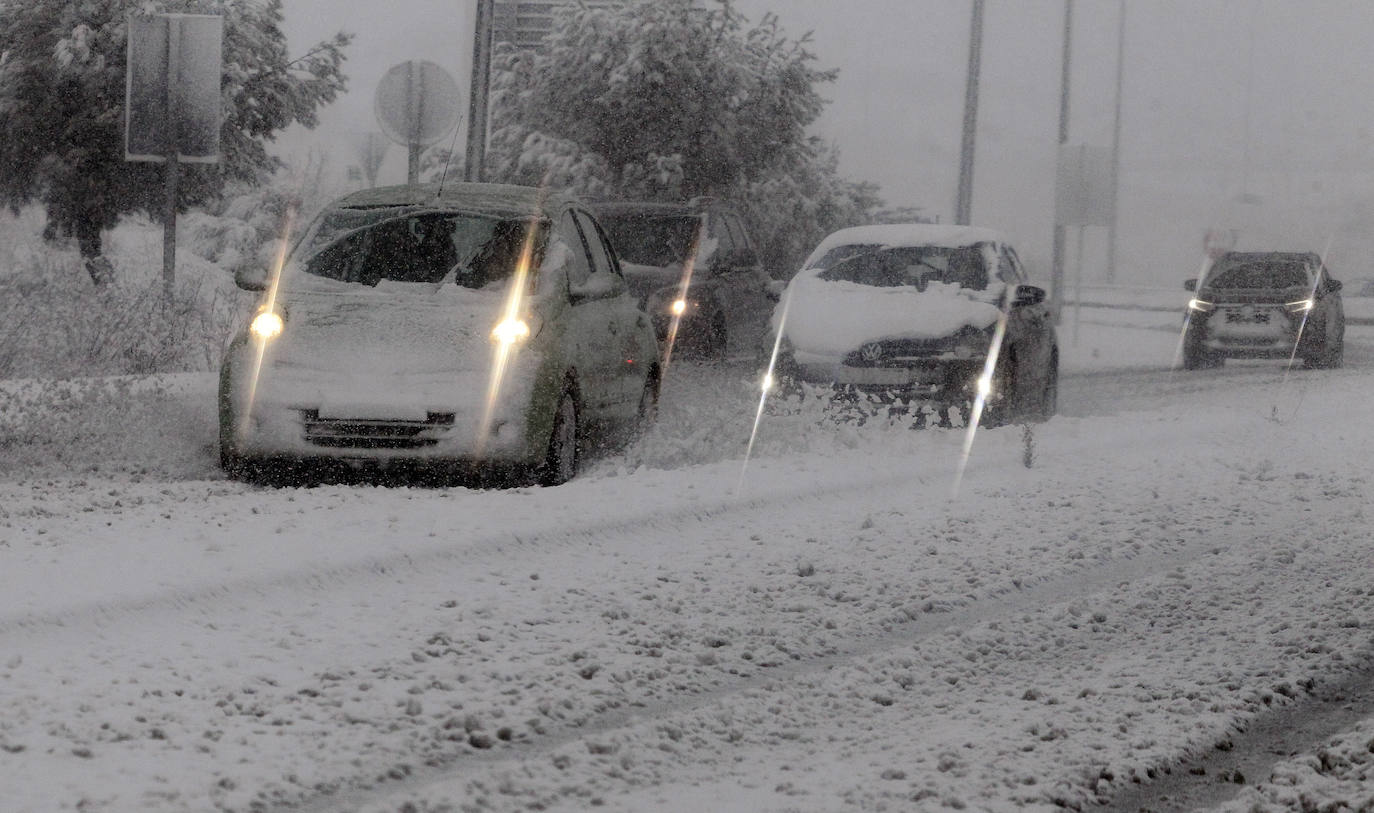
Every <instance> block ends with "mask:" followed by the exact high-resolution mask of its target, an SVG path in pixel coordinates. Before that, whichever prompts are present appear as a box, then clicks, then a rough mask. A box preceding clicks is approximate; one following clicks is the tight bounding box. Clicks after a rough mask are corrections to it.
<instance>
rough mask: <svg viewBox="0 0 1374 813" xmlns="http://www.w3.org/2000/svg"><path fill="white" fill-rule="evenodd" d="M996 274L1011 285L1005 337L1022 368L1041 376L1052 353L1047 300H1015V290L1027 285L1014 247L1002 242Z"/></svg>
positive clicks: (1051, 322)
mask: <svg viewBox="0 0 1374 813" xmlns="http://www.w3.org/2000/svg"><path fill="white" fill-rule="evenodd" d="M997 277H998V279H1000V280H1001V281H1003V282H1005V283H1006V284H1007V285H1008V286H1010V287H1011V289H1012V296H1013V298H1012V306H1011V312H1010V313H1009V314H1008V317H1007V338H1008V339H1009V340H1010V341H1011V343H1012V345H1013V346H1014V347H1015V348H1016V354H1017V361H1018V363H1019V365H1020V367H1021V369H1022V370H1023V371H1028V370H1034V371H1035V375H1036V376H1041V375H1043V374H1044V371H1045V370H1046V369H1047V367H1048V365H1049V363H1050V357H1051V355H1052V353H1053V345H1054V342H1053V330H1054V322H1053V320H1052V316H1051V312H1050V306H1049V302H1047V301H1045V300H1044V299H1042V300H1041V301H1039V302H1034V303H1019V302H1018V301H1017V298H1016V293H1017V291H1019V290H1022V289H1021V286H1023V285H1028V284H1029V279H1028V278H1027V276H1026V271H1025V268H1024V267H1022V265H1021V260H1020V258H1019V257H1017V256H1016V249H1014V248H1012V247H1011V246H1009V245H1006V244H1002V245H1001V246H1000V248H999V250H998V267H997Z"/></svg>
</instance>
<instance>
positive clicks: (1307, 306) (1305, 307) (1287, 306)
mask: <svg viewBox="0 0 1374 813" xmlns="http://www.w3.org/2000/svg"><path fill="white" fill-rule="evenodd" d="M1316 305H1317V303H1316V302H1315V301H1313V299H1312V298H1311V297H1308V298H1307V299H1299V300H1298V301H1296V302H1285V303H1283V307H1284V310H1287V311H1288V312H1289V313H1307V312H1308V311H1310V310H1312V308H1314V307H1316Z"/></svg>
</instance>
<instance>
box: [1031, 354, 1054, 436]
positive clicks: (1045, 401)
mask: <svg viewBox="0 0 1374 813" xmlns="http://www.w3.org/2000/svg"><path fill="white" fill-rule="evenodd" d="M1058 411H1059V356H1057V355H1055V356H1051V357H1050V366H1049V368H1048V369H1046V370H1045V386H1044V387H1043V388H1042V389H1041V390H1040V398H1039V400H1038V401H1037V402H1036V404H1035V408H1034V409H1033V410H1032V411H1031V418H1032V419H1033V420H1036V421H1048V420H1049V419H1050V418H1053V417H1054V416H1055V413H1056V412H1058Z"/></svg>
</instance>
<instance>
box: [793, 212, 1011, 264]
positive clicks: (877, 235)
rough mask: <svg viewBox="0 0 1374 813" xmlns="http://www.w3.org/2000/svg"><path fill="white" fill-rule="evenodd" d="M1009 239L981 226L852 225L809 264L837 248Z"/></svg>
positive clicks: (830, 238) (833, 237) (826, 243)
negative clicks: (845, 246)
mask: <svg viewBox="0 0 1374 813" xmlns="http://www.w3.org/2000/svg"><path fill="white" fill-rule="evenodd" d="M1005 239H1006V238H1005V237H1004V236H1003V235H1002V233H1001V232H999V231H996V230H994V229H985V228H982V227H979V226H950V225H944V224H939V223H889V224H882V225H872V226H852V227H850V228H847V229H840V230H839V231H837V232H833V233H832V234H830V235H829V236H827V237H826V238H825V239H824V240H822V241H821V243H820V245H818V246H816V250H815V251H813V252H811V256H810V257H808V258H807V259H806V265H805V266H803V267H806V268H809V267H811V263H812V262H813V261H815V260H816V259H817V258H819V257H822V256H824V255H825V252H827V251H829V250H830V249H832V248H834V247H835V246H843V245H880V246H948V247H950V248H956V247H958V246H970V245H974V244H976V243H1000V242H1003V241H1004V240H1005Z"/></svg>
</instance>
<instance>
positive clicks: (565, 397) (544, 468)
mask: <svg viewBox="0 0 1374 813" xmlns="http://www.w3.org/2000/svg"><path fill="white" fill-rule="evenodd" d="M577 412H578V410H577V398H576V396H575V395H574V392H573V389H572V387H565V388H564V389H563V394H562V395H561V396H559V398H558V405H557V406H556V407H554V413H553V431H552V432H550V433H549V446H548V450H547V451H546V452H545V454H544V462H543V464H542V465H541V467H540V472H539V483H540V485H545V486H559V485H562V484H564V483H566V482H568V481H569V480H571V479H572V478H573V477H575V476H576V475H577V467H578V465H579V464H580V463H581V460H580V455H579V454H578V439H577V417H578V416H577Z"/></svg>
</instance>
